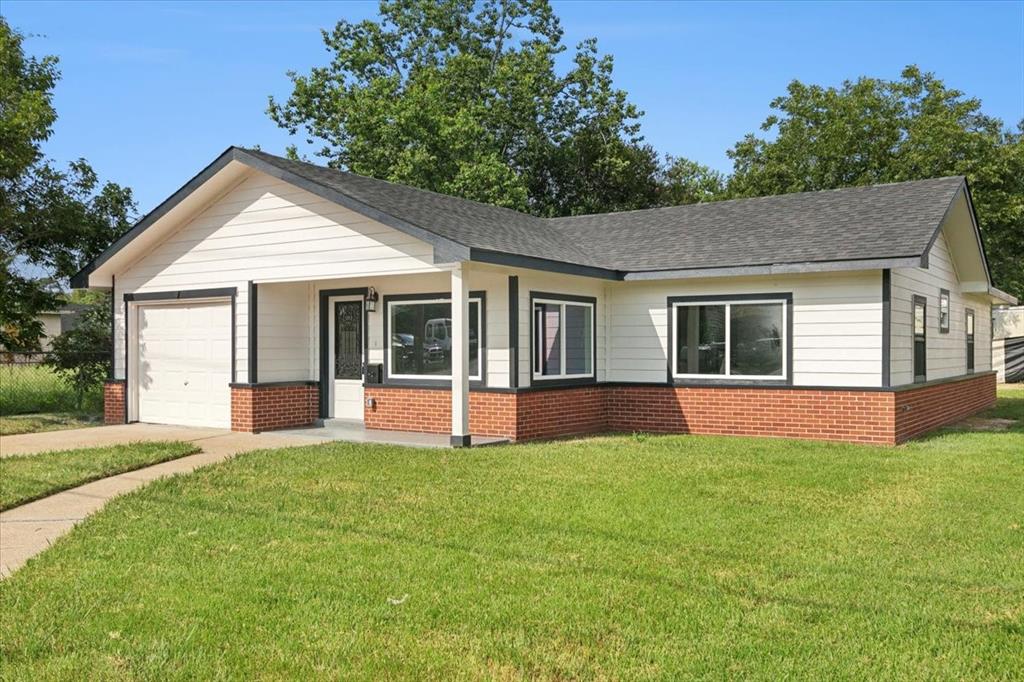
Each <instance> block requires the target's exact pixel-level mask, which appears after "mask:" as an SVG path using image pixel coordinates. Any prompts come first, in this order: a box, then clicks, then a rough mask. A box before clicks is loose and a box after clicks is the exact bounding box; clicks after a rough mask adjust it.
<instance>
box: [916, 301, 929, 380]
mask: <svg viewBox="0 0 1024 682" xmlns="http://www.w3.org/2000/svg"><path fill="white" fill-rule="evenodd" d="M927 317H928V302H927V301H926V300H925V298H924V297H923V296H914V319H913V325H914V381H925V380H926V379H927V376H928V367H927V360H928V358H927V355H928V350H927V345H926V342H927V333H926V329H927V327H926V325H925V321H926V320H927Z"/></svg>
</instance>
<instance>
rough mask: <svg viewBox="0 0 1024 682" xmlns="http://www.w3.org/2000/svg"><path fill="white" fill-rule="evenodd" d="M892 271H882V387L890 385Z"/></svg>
mask: <svg viewBox="0 0 1024 682" xmlns="http://www.w3.org/2000/svg"><path fill="white" fill-rule="evenodd" d="M891 346H892V270H889V269H888V268H886V269H885V270H882V386H889V385H890V384H891V383H892V379H891V374H892V371H891V368H892V359H891V358H890V355H891V354H892V348H891Z"/></svg>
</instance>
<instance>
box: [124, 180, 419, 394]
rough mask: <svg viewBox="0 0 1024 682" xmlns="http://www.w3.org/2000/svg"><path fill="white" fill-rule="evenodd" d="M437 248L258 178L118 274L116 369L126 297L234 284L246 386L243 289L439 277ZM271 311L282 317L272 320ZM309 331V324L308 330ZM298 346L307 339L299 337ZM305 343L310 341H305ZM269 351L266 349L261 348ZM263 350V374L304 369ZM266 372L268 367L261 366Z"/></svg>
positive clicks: (239, 370)
mask: <svg viewBox="0 0 1024 682" xmlns="http://www.w3.org/2000/svg"><path fill="white" fill-rule="evenodd" d="M437 271H438V268H437V267H435V266H434V265H433V252H432V248H431V247H430V246H429V245H428V244H426V243H424V242H422V241H419V240H417V239H415V238H413V237H410V236H408V235H406V234H404V233H402V232H399V231H398V230H395V229H393V228H390V227H388V226H386V225H383V224H381V223H378V222H376V221H374V220H371V219H369V218H367V217H365V216H363V215H361V214H358V213H355V212H353V211H350V210H348V209H345V208H342V207H340V206H338V205H337V204H334V203H331V202H328V201H326V200H324V199H321V198H320V197H317V196H316V195H314V194H312V193H310V192H306V191H305V190H302V189H299V188H297V187H295V186H294V185H290V184H288V183H285V182H282V181H280V180H277V179H275V178H272V177H270V176H268V175H265V174H263V173H259V172H256V171H253V172H251V173H249V174H248V175H246V176H245V178H244V179H242V180H241V182H239V183H238V184H237V185H235V186H234V187H233V188H231V189H230V190H228V191H227V192H225V193H224V194H223V195H222V196H221V197H220V198H219V199H217V200H216V201H214V202H213V203H211V204H210V205H209V206H207V207H206V208H205V209H204V210H202V211H201V212H199V213H198V214H197V215H196V216H195V217H193V218H192V219H191V220H189V221H188V222H187V223H185V224H184V225H183V226H182V227H180V228H179V229H177V230H176V231H175V232H173V233H172V234H171V235H169V236H168V237H167V238H166V239H165V240H164V241H162V242H161V243H160V244H158V245H157V246H156V247H155V248H153V249H150V250H149V251H147V252H146V254H145V255H144V256H143V257H142V258H140V259H138V260H137V261H135V262H134V263H132V264H131V265H130V266H129V267H127V268H126V269H125V270H124V271H122V272H118V273H117V280H116V291H115V295H116V297H117V299H116V300H117V301H118V306H117V314H116V319H115V329H116V330H117V334H116V337H115V344H116V346H117V352H116V357H117V358H118V359H117V365H116V369H115V376H116V377H119V378H123V377H124V366H123V365H124V362H123V359H124V347H123V346H124V343H123V339H124V320H123V304H122V303H121V301H122V300H123V294H124V293H126V292H127V293H137V292H157V291H177V290H187V289H208V288H221V287H236V288H237V290H238V296H237V299H236V315H235V334H236V338H237V342H236V379H237V380H238V381H242V382H244V381H247V380H248V373H247V369H246V368H247V358H248V353H247V347H248V343H247V336H248V327H247V325H248V315H247V306H248V301H247V284H248V282H249V281H250V280H253V281H257V282H261V283H265V282H271V281H300V280H313V279H317V278H327V277H346V276H351V275H356V274H364V275H368V274H373V273H378V274H382V275H383V274H389V273H398V272H404V273H408V272H437ZM272 314H276V313H273V312H272ZM304 328H308V324H305V325H304ZM296 342H297V343H301V342H302V338H301V337H300V338H299V339H297V340H296ZM306 343H307V345H308V341H307V342H306ZM264 347H265V346H261V348H264ZM272 350H274V349H273V348H272V347H267V353H268V354H267V355H263V354H262V353H261V357H266V358H267V361H268V362H269V364H268V365H267V372H268V374H267V375H266V376H261V377H259V378H260V380H264V381H269V380H271V379H270V377H273V376H280V377H284V376H290V375H292V374H295V373H299V372H302V371H305V372H307V373H308V372H309V370H310V367H309V366H308V365H307V366H306V367H305V370H303V368H302V366H301V365H299V364H297V361H296V357H295V356H294V354H291V353H287V354H286V356H287V357H283V356H282V357H279V358H277V359H274V358H275V355H279V354H277V353H275V352H271V351H272ZM260 364H261V366H262V365H263V360H260Z"/></svg>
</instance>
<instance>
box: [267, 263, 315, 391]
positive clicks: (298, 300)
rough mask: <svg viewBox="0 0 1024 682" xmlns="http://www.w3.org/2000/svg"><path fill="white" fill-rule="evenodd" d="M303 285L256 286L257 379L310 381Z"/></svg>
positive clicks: (306, 288)
mask: <svg viewBox="0 0 1024 682" xmlns="http://www.w3.org/2000/svg"><path fill="white" fill-rule="evenodd" d="M310 291H311V288H310V286H309V284H307V283H306V282H290V283H287V284H285V283H280V284H263V285H259V287H258V291H257V305H258V312H257V315H256V324H257V332H256V333H257V354H256V357H257V363H258V370H257V374H258V379H259V381H261V382H266V381H300V380H304V379H313V378H314V375H313V373H312V367H311V366H310V362H309V360H310V358H309V344H310V324H309V305H308V300H309V296H310Z"/></svg>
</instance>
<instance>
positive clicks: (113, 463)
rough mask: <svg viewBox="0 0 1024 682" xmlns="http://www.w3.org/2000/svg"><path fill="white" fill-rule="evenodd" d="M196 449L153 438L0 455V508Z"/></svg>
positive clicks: (190, 445)
mask: <svg viewBox="0 0 1024 682" xmlns="http://www.w3.org/2000/svg"><path fill="white" fill-rule="evenodd" d="M198 451H199V448H197V447H196V446H195V445H194V444H192V443H178V442H167V443H162V442H153V443H130V444H127V445H110V446H106V447H99V448H80V449H77V450H61V451H57V452H42V453H39V454H37V455H15V456H12V457H2V458H0V509H10V508H11V507H16V506H18V505H19V504H25V503H26V502H31V501H32V500H37V499H39V498H41V497H46V496H47V495H52V494H54V493H56V492H60V491H61V490H67V489H68V488H74V487H75V486H79V485H82V484H83V483H88V482H89V481H95V480H97V479H100V478H105V477H107V476H113V475H114V474H120V473H123V472H125V471H132V470H133V469H140V468H142V467H144V466H149V465H150V464H157V463H159V462H166V461H167V460H170V459H177V458H178V457H184V456H185V455H190V454H192V453H194V452H198ZM0 672H2V671H0Z"/></svg>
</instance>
